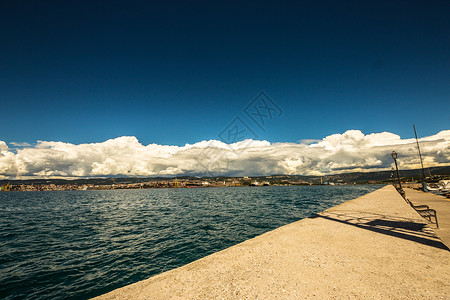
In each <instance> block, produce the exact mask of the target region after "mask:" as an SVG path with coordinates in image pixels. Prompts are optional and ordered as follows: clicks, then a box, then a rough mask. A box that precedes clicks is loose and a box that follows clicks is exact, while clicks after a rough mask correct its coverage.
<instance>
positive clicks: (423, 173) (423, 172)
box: [413, 124, 425, 181]
mask: <svg viewBox="0 0 450 300" xmlns="http://www.w3.org/2000/svg"><path fill="white" fill-rule="evenodd" d="M413 127H414V134H415V135H416V143H417V150H419V158H420V164H421V165H422V181H424V180H425V171H424V170H423V161H422V153H420V146H419V140H418V139H417V131H416V125H414V124H413Z"/></svg>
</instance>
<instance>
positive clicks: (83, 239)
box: [0, 185, 381, 299]
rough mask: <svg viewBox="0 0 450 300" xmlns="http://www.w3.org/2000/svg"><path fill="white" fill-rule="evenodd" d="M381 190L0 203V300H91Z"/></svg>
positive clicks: (139, 193) (245, 190)
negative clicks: (88, 299) (87, 299)
mask: <svg viewBox="0 0 450 300" xmlns="http://www.w3.org/2000/svg"><path fill="white" fill-rule="evenodd" d="M380 187H381V186H380V185H358V186H290V187H275V186H273V187H236V188H230V187H227V188H196V189H146V190H112V191H61V192H2V193H0V270H1V271H0V299H23V298H26V299H85V298H90V297H93V296H98V295H100V294H103V293H106V292H109V291H111V290H113V289H116V288H118V287H121V286H124V285H127V284H130V283H133V282H137V281H139V280H142V279H145V278H148V277H150V276H152V275H155V274H158V273H161V272H164V271H167V270H170V269H173V268H176V267H179V266H182V265H185V264H187V263H189V262H192V261H194V260H196V259H199V258H201V257H204V256H206V255H208V254H211V253H214V252H217V251H219V250H222V249H225V248H227V247H230V246H232V245H235V244H237V243H240V242H242V241H245V240H247V239H249V238H252V237H255V236H257V235H260V234H262V233H264V232H267V231H269V230H272V229H275V228H277V227H280V226H282V225H285V224H288V223H291V222H293V221H297V220H300V219H303V218H307V217H309V216H311V215H313V214H315V213H318V212H321V211H323V210H325V209H327V208H329V207H332V206H335V205H338V204H340V203H342V202H345V201H347V200H350V199H354V198H356V197H359V196H362V195H364V194H367V193H369V192H372V191H374V190H376V189H378V188H380Z"/></svg>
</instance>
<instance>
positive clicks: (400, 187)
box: [394, 158, 405, 198]
mask: <svg viewBox="0 0 450 300" xmlns="http://www.w3.org/2000/svg"><path fill="white" fill-rule="evenodd" d="M394 162H395V169H397V179H398V186H399V189H398V192H399V193H400V195H402V197H403V198H405V191H404V190H403V187H402V182H401V181H400V173H399V172H398V166H397V159H396V158H394Z"/></svg>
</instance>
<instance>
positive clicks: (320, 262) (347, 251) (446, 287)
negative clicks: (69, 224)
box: [98, 186, 450, 299]
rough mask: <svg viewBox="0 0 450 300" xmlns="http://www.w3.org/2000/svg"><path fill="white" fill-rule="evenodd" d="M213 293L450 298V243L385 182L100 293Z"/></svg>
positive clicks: (265, 296) (192, 295) (206, 295)
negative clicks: (316, 211) (319, 210)
mask: <svg viewBox="0 0 450 300" xmlns="http://www.w3.org/2000/svg"><path fill="white" fill-rule="evenodd" d="M409 193H411V192H409ZM409 193H408V192H407V194H409ZM438 217H439V215H438ZM211 298H212V299H361V298H363V299H449V298H450V251H449V250H448V248H447V247H446V246H445V245H444V244H443V243H442V242H441V240H440V239H439V238H438V237H437V236H436V234H435V232H434V231H433V230H432V229H431V228H430V227H429V226H428V225H427V221H426V220H425V219H423V218H422V217H420V216H419V215H418V214H417V213H416V212H415V211H414V210H413V209H412V208H411V207H410V206H409V205H408V204H407V203H406V202H405V201H404V200H403V199H402V198H401V197H400V196H399V194H398V193H397V192H396V190H395V189H394V188H393V187H392V186H386V187H383V188H381V189H379V190H377V191H375V192H372V193H370V194H368V195H365V196H363V197H360V198H357V199H354V200H351V201H348V202H345V203H343V204H341V205H339V206H336V207H333V208H331V209H328V210H326V211H324V212H322V213H320V214H318V215H316V216H315V217H312V218H308V219H304V220H301V221H298V222H294V223H291V224H289V225H286V226H283V227H280V228H278V229H276V230H273V231H270V232H268V233H265V234H263V235H260V236H258V237H255V238H253V239H251V240H248V241H245V242H243V243H241V244H238V245H236V246H233V247H230V248H228V249H225V250H223V251H220V252H217V253H214V254H212V255H209V256H207V257H204V258H202V259H199V260H197V261H194V262H192V263H190V264H188V265H185V266H183V267H180V268H177V269H174V270H171V271H168V272H165V273H162V274H159V275H156V276H153V277H151V278H149V279H147V280H143V281H141V282H137V283H134V284H131V285H128V286H125V287H123V288H120V289H117V290H114V291H112V292H110V293H107V294H105V295H102V296H100V297H98V299H211Z"/></svg>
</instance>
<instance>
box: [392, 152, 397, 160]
mask: <svg viewBox="0 0 450 300" xmlns="http://www.w3.org/2000/svg"><path fill="white" fill-rule="evenodd" d="M391 155H392V158H393V159H397V152H395V151H392V153H391Z"/></svg>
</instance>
